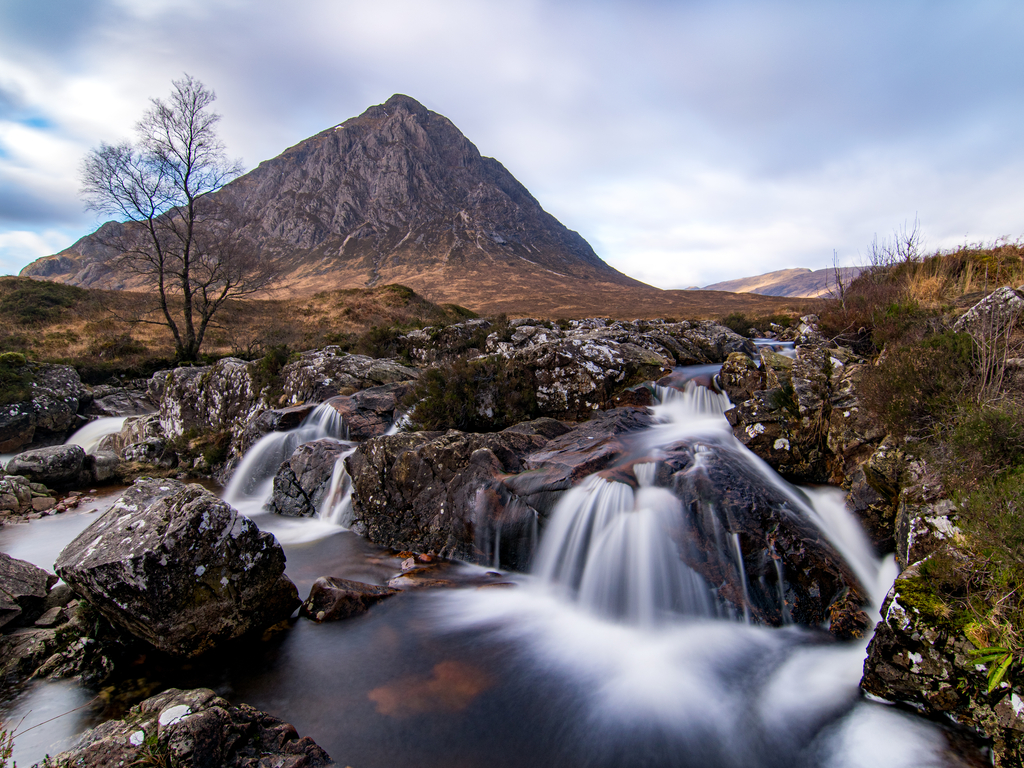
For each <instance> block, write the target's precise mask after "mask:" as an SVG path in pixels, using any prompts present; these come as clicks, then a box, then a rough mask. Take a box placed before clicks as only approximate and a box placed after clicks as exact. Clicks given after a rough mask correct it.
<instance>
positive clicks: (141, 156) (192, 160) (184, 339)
mask: <svg viewBox="0 0 1024 768" xmlns="http://www.w3.org/2000/svg"><path fill="white" fill-rule="evenodd" d="M172 85H173V89H172V91H171V95H170V99H169V100H168V101H167V102H164V101H161V100H160V99H153V100H152V106H151V107H150V108H149V109H148V110H146V112H145V113H144V114H143V116H142V119H141V120H140V121H139V122H138V124H137V125H136V134H137V140H136V141H135V142H134V143H131V142H122V143H120V144H106V143H104V144H101V145H100V147H99V148H98V149H94V150H92V151H90V152H89V154H88V155H87V156H86V158H85V161H84V163H83V165H82V195H83V198H84V199H85V202H86V205H87V207H88V208H90V209H92V210H96V211H102V212H104V213H108V214H113V215H116V216H118V217H119V218H121V219H122V220H123V221H124V222H125V223H126V226H123V227H120V228H117V231H118V234H117V235H116V236H115V237H114V239H112V240H110V241H109V242H106V243H105V244H107V245H109V246H112V247H113V248H115V249H116V250H117V251H118V252H119V254H120V255H119V256H118V257H117V264H118V266H119V267H121V268H122V269H124V270H126V271H129V272H133V273H135V274H138V275H142V276H144V277H146V278H147V279H149V280H152V284H153V287H154V288H155V289H156V290H157V293H158V299H159V305H160V306H159V311H160V313H161V314H162V318H161V319H160V320H158V321H149V322H158V323H159V324H161V325H166V326H167V327H168V328H169V329H170V331H171V334H172V335H173V337H174V344H175V352H176V354H177V356H178V359H179V360H183V361H191V360H196V359H198V357H199V351H200V349H201V348H202V345H203V338H204V336H205V335H206V329H207V327H208V326H209V324H210V321H211V319H212V318H213V316H214V315H215V314H216V313H217V311H218V310H220V309H221V308H222V307H223V306H224V303H225V302H226V301H227V300H228V299H231V298H238V297H243V296H248V295H251V294H253V293H255V292H257V291H259V290H261V289H263V288H265V287H266V286H267V285H268V283H269V282H270V281H271V280H272V279H274V277H275V276H276V274H275V272H274V270H273V269H271V268H270V267H269V266H268V265H266V264H263V263H262V260H261V259H259V258H258V256H257V255H255V254H253V253H252V252H251V250H249V249H247V248H246V247H245V245H244V243H243V242H242V241H241V240H240V239H239V237H238V234H237V232H238V227H237V226H236V223H235V222H234V221H233V219H234V216H235V213H234V211H233V209H231V208H229V207H228V206H226V205H223V204H220V203H218V202H217V201H216V200H215V199H214V197H213V196H211V193H212V192H215V191H216V190H218V189H220V187H222V186H223V185H224V184H226V183H227V182H228V181H230V180H231V179H233V178H235V177H236V176H238V175H239V174H240V173H241V172H242V169H241V165H240V164H239V163H238V162H237V161H236V162H232V161H229V160H228V159H227V157H226V155H225V153H224V145H223V143H222V142H221V141H220V139H219V138H218V136H217V132H216V125H217V121H218V120H220V115H218V114H217V113H215V112H213V111H211V109H210V106H211V105H212V104H213V102H214V100H215V99H216V95H215V94H214V92H213V91H211V90H210V89H209V88H207V87H206V86H205V85H203V84H202V83H201V82H199V81H198V80H196V79H195V78H193V77H191V76H190V75H185V76H184V77H183V78H182V79H180V80H175V81H173V83H172Z"/></svg>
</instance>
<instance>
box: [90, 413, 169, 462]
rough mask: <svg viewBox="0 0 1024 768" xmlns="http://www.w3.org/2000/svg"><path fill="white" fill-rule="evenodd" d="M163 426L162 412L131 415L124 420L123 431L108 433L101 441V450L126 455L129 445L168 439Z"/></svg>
mask: <svg viewBox="0 0 1024 768" xmlns="http://www.w3.org/2000/svg"><path fill="white" fill-rule="evenodd" d="M166 439H167V436H166V435H165V434H164V429H163V427H161V426H160V414H158V413H149V414H146V415H144V416H131V417H129V418H127V419H125V420H124V424H122V425H121V431H120V432H118V433H116V434H113V435H108V436H107V437H105V438H103V440H102V441H101V442H100V445H99V449H100V450H108V451H113V452H114V453H116V454H117V455H118V456H121V457H122V458H123V457H124V449H125V448H126V447H128V446H129V445H135V444H136V443H144V442H146V441H148V440H166Z"/></svg>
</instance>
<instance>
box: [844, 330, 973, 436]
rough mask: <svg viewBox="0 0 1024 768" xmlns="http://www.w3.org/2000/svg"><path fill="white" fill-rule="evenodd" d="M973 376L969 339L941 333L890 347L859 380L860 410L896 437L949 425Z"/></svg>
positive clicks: (919, 433) (918, 433)
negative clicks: (867, 411)
mask: <svg viewBox="0 0 1024 768" xmlns="http://www.w3.org/2000/svg"><path fill="white" fill-rule="evenodd" d="M973 374H974V362H973V356H972V346H971V339H970V337H969V336H967V335H966V334H962V333H951V332H945V333H942V334H938V335H935V336H932V337H930V338H927V339H924V340H922V341H920V342H917V343H914V344H908V345H905V346H903V345H895V344H894V345H892V346H891V347H889V348H887V349H886V352H885V354H884V355H883V356H882V357H881V359H880V360H879V362H878V364H877V365H874V366H871V367H869V368H867V369H866V370H865V372H864V378H863V380H862V393H863V398H864V404H865V405H866V406H867V407H868V408H869V409H870V410H871V411H873V412H874V413H875V414H876V415H877V416H878V417H879V418H880V419H881V420H882V423H883V424H884V425H885V427H886V429H887V431H888V432H889V433H890V434H892V435H895V436H897V437H903V436H906V435H922V434H926V433H928V432H930V431H932V430H933V429H934V428H935V427H936V426H937V425H939V426H941V425H943V424H945V425H949V424H951V423H952V421H953V418H952V415H953V414H955V413H956V411H957V408H958V406H959V405H960V403H961V401H962V400H963V397H964V395H965V394H966V391H967V388H968V387H969V386H970V382H971V380H972V377H973Z"/></svg>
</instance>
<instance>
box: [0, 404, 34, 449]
mask: <svg viewBox="0 0 1024 768" xmlns="http://www.w3.org/2000/svg"><path fill="white" fill-rule="evenodd" d="M35 434H36V412H35V409H34V408H33V407H32V403H31V402H26V403H11V404H10V405H5V406H2V407H0V451H3V452H4V453H8V452H10V451H16V450H18V449H19V448H24V447H25V446H26V445H28V444H29V443H31V442H32V438H33V437H34V436H35Z"/></svg>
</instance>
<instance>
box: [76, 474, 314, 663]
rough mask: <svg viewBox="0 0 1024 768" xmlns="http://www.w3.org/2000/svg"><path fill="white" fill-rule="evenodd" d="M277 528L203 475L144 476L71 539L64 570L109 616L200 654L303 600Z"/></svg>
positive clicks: (178, 651)
mask: <svg viewBox="0 0 1024 768" xmlns="http://www.w3.org/2000/svg"><path fill="white" fill-rule="evenodd" d="M284 563H285V558H284V553H283V551H282V550H281V547H280V545H279V544H278V543H277V541H276V540H275V539H274V537H273V536H272V535H271V534H269V533H261V532H260V531H259V529H258V528H257V527H256V526H255V524H253V523H252V522H251V521H250V520H249V519H248V518H246V517H244V516H243V515H240V514H239V513H238V512H237V511H235V510H234V509H232V508H231V507H230V506H228V505H227V504H225V503H224V502H223V501H221V500H220V499H218V498H217V497H216V496H214V495H213V494H211V493H210V492H209V491H206V490H205V489H204V488H202V487H200V486H197V485H185V484H183V483H180V482H177V481H174V480H139V481H137V482H136V483H135V485H133V486H132V487H131V488H129V489H128V490H127V491H125V493H124V494H122V495H121V496H120V497H119V498H118V500H117V501H116V502H114V504H113V505H112V506H111V508H110V509H109V510H108V511H107V512H106V513H104V514H103V515H102V516H101V517H100V518H99V519H97V520H96V521H95V522H94V523H93V524H92V525H90V526H89V527H88V528H86V529H85V530H84V531H83V532H82V533H81V534H79V536H78V537H77V538H75V540H74V541H72V542H71V543H70V544H69V545H68V546H67V547H66V548H65V549H64V551H63V552H61V554H60V556H59V557H58V559H57V563H56V568H57V573H58V574H59V575H60V577H61V578H62V579H64V581H65V582H67V583H68V584H69V585H70V586H71V588H72V589H74V590H75V592H76V593H78V594H79V595H81V596H82V597H83V598H84V599H85V600H87V601H89V603H91V604H92V605H93V606H94V607H95V608H96V609H97V610H98V611H99V612H100V613H101V614H103V615H104V616H105V617H106V618H107V619H109V620H110V621H111V623H113V624H115V625H117V626H119V627H121V628H123V629H125V630H126V631H128V632H129V633H131V634H132V635H134V636H136V637H139V638H142V639H144V640H146V641H147V642H149V643H151V644H152V645H154V646H155V647H157V648H159V649H160V650H163V651H165V652H167V653H171V654H175V655H179V656H197V655H199V654H201V653H203V652H205V651H207V650H210V649H211V648H213V647H214V646H216V645H218V644H220V643H222V642H224V641H226V640H230V639H233V638H236V637H239V636H241V635H243V634H245V633H247V632H249V631H252V630H254V629H258V628H262V627H266V626H268V625H270V624H273V623H274V622H276V621H279V620H281V619H283V618H287V617H288V615H290V614H291V612H292V610H294V608H295V607H296V606H297V605H298V597H297V594H298V593H297V590H296V588H295V585H294V584H292V583H291V581H289V580H288V579H287V577H285V576H284Z"/></svg>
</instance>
